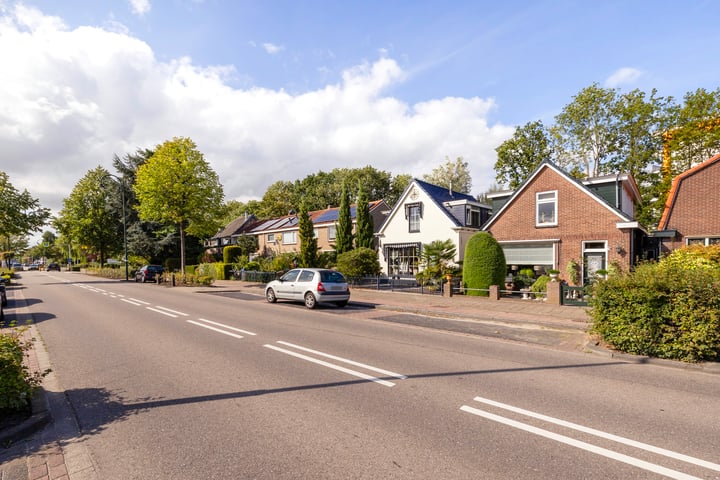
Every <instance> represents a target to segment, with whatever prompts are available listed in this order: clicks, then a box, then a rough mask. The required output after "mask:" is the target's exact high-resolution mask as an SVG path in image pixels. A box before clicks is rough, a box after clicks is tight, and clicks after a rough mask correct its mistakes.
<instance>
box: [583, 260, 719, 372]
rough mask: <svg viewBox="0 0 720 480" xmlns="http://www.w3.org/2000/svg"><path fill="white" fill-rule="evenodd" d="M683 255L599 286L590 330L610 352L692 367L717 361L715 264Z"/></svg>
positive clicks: (618, 276) (717, 308)
mask: <svg viewBox="0 0 720 480" xmlns="http://www.w3.org/2000/svg"><path fill="white" fill-rule="evenodd" d="M713 263H714V262H713V261H709V262H708V261H707V259H705V258H703V257H698V258H694V257H693V256H692V255H688V250H684V249H683V251H679V252H678V254H673V255H671V256H669V257H668V258H667V259H664V260H661V261H660V262H659V263H658V264H644V265H640V266H638V267H637V268H636V269H635V270H634V271H633V272H631V273H626V274H620V275H616V276H611V277H609V278H608V279H607V280H604V281H599V282H597V283H596V284H595V286H594V288H593V295H592V297H591V299H590V305H591V307H592V308H591V312H590V313H591V315H592V318H593V330H594V331H595V332H596V333H598V334H599V335H600V336H601V337H602V339H603V340H604V341H606V342H608V343H609V344H610V345H612V346H613V347H614V348H616V349H618V350H620V351H623V352H627V353H632V354H637V355H648V356H652V357H659V358H668V359H674V360H682V361H686V362H697V361H703V360H718V359H720V264H713Z"/></svg>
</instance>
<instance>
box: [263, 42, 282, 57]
mask: <svg viewBox="0 0 720 480" xmlns="http://www.w3.org/2000/svg"><path fill="white" fill-rule="evenodd" d="M263 48H264V49H265V51H266V52H267V53H269V54H270V55H275V54H276V53H280V52H282V51H283V50H284V49H285V47H283V46H282V45H274V44H272V43H267V42H266V43H263Z"/></svg>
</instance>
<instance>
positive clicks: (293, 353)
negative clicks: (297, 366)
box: [263, 345, 395, 387]
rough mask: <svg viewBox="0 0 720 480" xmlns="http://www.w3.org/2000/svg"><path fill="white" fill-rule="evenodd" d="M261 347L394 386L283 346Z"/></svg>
mask: <svg viewBox="0 0 720 480" xmlns="http://www.w3.org/2000/svg"><path fill="white" fill-rule="evenodd" d="M263 347H266V348H269V349H271V350H275V351H277V352H281V353H284V354H286V355H291V356H293V357H297V358H300V359H302V360H307V361H308V362H312V363H317V364H318V365H322V366H324V367H328V368H332V369H333V370H338V371H340V372H344V373H347V374H350V375H353V376H355V377H359V378H362V379H365V380H370V381H372V382H375V383H379V384H380V385H384V386H386V387H394V386H395V384H394V383H392V382H388V381H387V380H382V379H380V378H377V377H373V376H370V375H366V374H364V373H361V372H356V371H355V370H350V369H349V368H345V367H341V366H340V365H334V364H332V363H328V362H325V361H323V360H318V359H317V358H313V357H308V356H307V355H303V354H301V353H297V352H293V351H291V350H286V349H284V348H280V347H276V346H275V345H263Z"/></svg>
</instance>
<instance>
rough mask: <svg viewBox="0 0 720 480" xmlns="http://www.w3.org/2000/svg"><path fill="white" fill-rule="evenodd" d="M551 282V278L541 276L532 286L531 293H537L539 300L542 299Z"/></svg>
mask: <svg viewBox="0 0 720 480" xmlns="http://www.w3.org/2000/svg"><path fill="white" fill-rule="evenodd" d="M549 281H550V277H549V276H547V275H540V276H539V277H538V278H537V280H535V281H534V282H533V284H532V285H531V286H530V291H531V292H533V293H535V296H536V297H537V298H542V297H543V293H545V292H547V283H548V282H549Z"/></svg>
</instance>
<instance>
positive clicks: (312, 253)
mask: <svg viewBox="0 0 720 480" xmlns="http://www.w3.org/2000/svg"><path fill="white" fill-rule="evenodd" d="M298 230H299V236H300V266H301V267H316V266H317V261H318V243H317V238H316V237H315V226H314V225H313V223H312V220H310V216H309V215H308V209H307V206H306V205H305V202H300V211H299V212H298Z"/></svg>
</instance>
